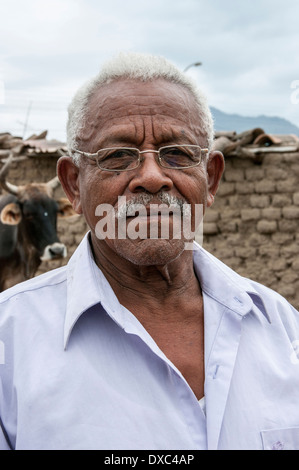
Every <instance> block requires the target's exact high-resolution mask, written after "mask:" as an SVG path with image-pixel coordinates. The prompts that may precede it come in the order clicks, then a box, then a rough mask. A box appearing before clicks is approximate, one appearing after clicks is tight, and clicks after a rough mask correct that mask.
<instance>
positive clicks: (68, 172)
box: [57, 156, 82, 214]
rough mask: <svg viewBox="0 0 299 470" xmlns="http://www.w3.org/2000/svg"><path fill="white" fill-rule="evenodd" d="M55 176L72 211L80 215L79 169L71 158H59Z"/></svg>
mask: <svg viewBox="0 0 299 470" xmlns="http://www.w3.org/2000/svg"><path fill="white" fill-rule="evenodd" d="M57 175H58V178H59V180H60V183H61V186H62V187H63V189H64V192H65V194H66V195H67V197H68V199H69V201H70V202H71V204H72V206H73V209H74V211H75V212H76V213H77V214H82V208H81V198H80V184H79V168H78V166H77V165H75V163H74V161H73V159H72V158H71V157H68V156H63V157H60V158H59V160H58V162H57Z"/></svg>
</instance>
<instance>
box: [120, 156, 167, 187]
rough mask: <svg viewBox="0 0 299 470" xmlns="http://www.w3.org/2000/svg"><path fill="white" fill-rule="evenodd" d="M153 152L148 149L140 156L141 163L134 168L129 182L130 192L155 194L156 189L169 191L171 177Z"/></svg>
mask: <svg viewBox="0 0 299 470" xmlns="http://www.w3.org/2000/svg"><path fill="white" fill-rule="evenodd" d="M156 158H157V157H156V155H155V153H154V152H151V151H150V150H149V151H148V152H146V153H144V154H142V157H141V163H140V165H139V167H138V168H137V169H136V170H135V174H134V176H133V178H132V179H131V181H130V183H129V189H130V191H131V192H132V193H136V192H143V191H144V190H146V191H148V192H149V193H152V194H155V193H157V192H158V191H161V190H165V191H169V190H170V189H172V187H173V181H172V179H171V178H170V177H169V176H167V175H166V174H165V171H164V168H162V167H161V166H160V165H159V164H158V162H157V160H156Z"/></svg>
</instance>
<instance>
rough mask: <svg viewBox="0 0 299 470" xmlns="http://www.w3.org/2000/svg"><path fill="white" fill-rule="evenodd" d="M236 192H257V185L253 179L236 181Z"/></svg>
mask: <svg viewBox="0 0 299 470" xmlns="http://www.w3.org/2000/svg"><path fill="white" fill-rule="evenodd" d="M236 192H237V193H238V194H252V193H254V192H255V186H254V183H253V182H252V181H249V182H248V181H243V182H242V183H241V182H237V183H236Z"/></svg>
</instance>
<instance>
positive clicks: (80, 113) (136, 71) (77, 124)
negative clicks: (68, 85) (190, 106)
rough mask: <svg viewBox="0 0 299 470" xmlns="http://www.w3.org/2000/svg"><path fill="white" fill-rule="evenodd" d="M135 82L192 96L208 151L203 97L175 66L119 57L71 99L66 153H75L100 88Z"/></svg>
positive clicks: (210, 133)
mask: <svg viewBox="0 0 299 470" xmlns="http://www.w3.org/2000/svg"><path fill="white" fill-rule="evenodd" d="M126 78H129V79H135V80H140V81H144V82H146V81H152V80H154V79H158V78H163V79H165V80H167V81H169V82H171V83H175V84H178V85H181V86H183V87H184V88H185V89H187V90H188V91H189V92H190V93H191V95H192V96H193V98H194V100H195V103H196V105H197V108H198V114H199V118H200V120H201V125H202V132H203V135H204V136H205V137H206V144H207V146H208V148H209V149H210V148H211V145H212V142H213V139H214V126H213V118H212V115H211V112H210V109H209V106H208V104H207V99H206V97H205V95H204V94H203V93H202V92H201V91H200V90H199V89H198V88H197V86H196V84H195V83H194V82H193V81H192V80H191V79H190V78H189V77H187V76H186V75H185V74H184V73H183V72H182V71H181V70H179V69H178V68H177V67H176V66H175V65H173V64H172V63H171V62H169V61H168V60H166V59H165V58H164V57H160V56H154V55H149V54H141V53H133V52H131V53H121V54H119V55H118V56H117V57H116V58H113V59H111V60H110V61H108V62H106V63H105V64H104V66H103V67H102V69H101V71H100V73H99V74H98V75H96V76H95V77H93V78H92V79H91V80H89V81H88V82H87V83H85V84H84V85H83V86H82V87H81V88H80V89H79V90H78V91H77V93H76V94H75V96H74V97H73V99H72V101H71V103H70V105H69V107H68V122H67V146H68V151H69V152H70V154H72V153H73V152H72V150H75V149H77V150H79V149H78V143H77V140H78V137H79V133H80V131H81V130H82V129H83V128H84V123H85V116H86V112H87V109H88V103H89V99H90V97H91V96H92V95H93V93H94V92H95V90H97V89H98V88H99V87H100V86H102V85H106V84H108V83H110V82H112V81H113V80H117V79H126ZM73 159H74V161H75V163H77V164H78V163H79V159H80V156H79V154H73Z"/></svg>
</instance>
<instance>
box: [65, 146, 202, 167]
mask: <svg viewBox="0 0 299 470" xmlns="http://www.w3.org/2000/svg"><path fill="white" fill-rule="evenodd" d="M172 147H188V148H189V147H196V148H199V149H200V159H199V161H198V162H197V163H196V164H195V165H189V166H183V167H168V166H163V164H162V161H161V160H162V157H161V155H160V151H161V150H163V149H167V148H172ZM122 149H123V150H137V152H138V160H137V166H135V167H134V168H126V169H124V170H120V169H117V170H114V169H108V168H101V167H100V166H99V160H98V158H97V157H99V155H98V154H99V152H103V151H105V150H122ZM71 152H72V153H78V154H79V155H83V156H84V157H87V158H91V159H95V161H96V164H97V167H98V168H99V169H100V170H102V171H114V172H123V171H132V170H136V169H137V168H139V166H140V164H141V158H140V155H141V154H142V153H156V154H158V163H159V165H160V167H161V168H166V169H167V170H186V169H188V168H195V167H197V166H199V165H200V164H201V162H202V155H203V154H204V155H207V154H208V153H209V149H208V148H204V149H202V148H201V147H200V145H191V144H190V145H189V144H185V145H181V144H173V145H166V146H163V147H160V148H159V149H158V150H154V149H147V150H139V149H138V148H136V147H107V148H104V149H99V150H98V151H97V152H96V153H88V152H82V151H81V150H77V149H71Z"/></svg>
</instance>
